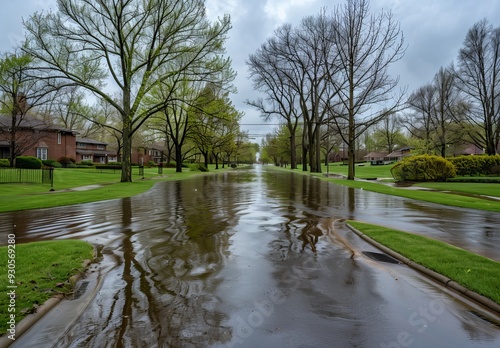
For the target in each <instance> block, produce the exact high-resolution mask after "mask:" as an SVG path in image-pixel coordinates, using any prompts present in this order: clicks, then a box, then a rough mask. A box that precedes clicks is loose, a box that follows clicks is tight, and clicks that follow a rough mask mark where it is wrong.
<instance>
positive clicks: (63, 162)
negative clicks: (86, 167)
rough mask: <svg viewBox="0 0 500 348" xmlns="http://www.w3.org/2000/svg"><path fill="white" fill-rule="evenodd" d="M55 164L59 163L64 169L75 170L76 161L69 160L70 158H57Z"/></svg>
mask: <svg viewBox="0 0 500 348" xmlns="http://www.w3.org/2000/svg"><path fill="white" fill-rule="evenodd" d="M57 162H59V163H61V165H62V166H63V167H64V168H75V167H76V165H75V163H76V161H75V159H74V158H71V157H59V158H58V159H57Z"/></svg>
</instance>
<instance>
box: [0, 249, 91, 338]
mask: <svg viewBox="0 0 500 348" xmlns="http://www.w3.org/2000/svg"><path fill="white" fill-rule="evenodd" d="M94 254H95V252H94ZM91 263H92V260H85V261H83V268H84V270H83V271H79V272H78V273H77V274H75V275H73V276H71V277H70V278H69V279H68V281H69V282H70V284H71V285H72V286H73V287H74V286H75V285H76V283H77V282H78V281H79V280H80V279H82V278H83V275H84V274H85V270H87V268H88V266H89V265H90V264H91ZM64 298H65V296H64V295H55V296H53V297H51V298H49V299H48V300H47V301H45V302H44V303H42V305H40V306H39V307H38V308H37V309H36V312H35V313H32V314H29V315H27V316H26V317H24V318H23V319H21V321H19V322H18V323H17V324H16V334H15V339H18V338H19V337H21V336H22V335H23V334H24V333H25V332H26V331H28V330H29V329H30V328H31V327H32V326H33V325H34V324H35V323H36V322H37V321H39V320H40V319H42V317H43V316H44V315H45V314H47V313H48V312H50V310H51V309H52V308H54V307H55V306H56V305H58V304H59V303H60V302H61V301H62V300H63V299H64ZM14 343H15V340H11V339H9V337H8V333H5V334H4V335H3V336H1V337H0V347H8V346H10V345H11V344H14Z"/></svg>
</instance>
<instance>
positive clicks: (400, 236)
mask: <svg viewBox="0 0 500 348" xmlns="http://www.w3.org/2000/svg"><path fill="white" fill-rule="evenodd" d="M349 224H350V225H351V226H353V227H354V228H356V229H357V230H359V231H361V232H362V233H364V234H365V235H367V236H368V237H370V238H372V239H373V240H375V241H377V242H379V243H381V244H383V245H385V246H387V247H388V248H390V249H392V250H394V251H396V252H397V253H399V254H401V255H403V256H405V257H407V258H408V259H410V260H412V261H414V262H416V263H418V264H420V265H422V266H424V267H426V268H428V269H431V270H433V271H435V272H437V273H439V274H442V275H444V276H445V277H448V278H449V279H452V280H454V281H455V282H457V283H458V284H460V285H462V286H464V287H466V288H467V289H470V290H472V291H475V292H477V293H478V294H481V295H483V296H485V297H488V298H490V299H492V300H493V301H495V302H496V303H498V304H500V277H499V274H500V263H499V262H496V261H493V260H490V259H488V258H485V257H482V256H479V255H477V254H474V253H471V252H469V251H466V250H463V249H460V248H457V247H454V246H452V245H449V244H447V243H443V242H441V241H437V240H434V239H430V238H427V237H423V236H418V235H415V234H411V233H406V232H402V231H398V230H393V229H389V228H385V227H382V226H377V225H372V224H366V223H361V222H356V221H349Z"/></svg>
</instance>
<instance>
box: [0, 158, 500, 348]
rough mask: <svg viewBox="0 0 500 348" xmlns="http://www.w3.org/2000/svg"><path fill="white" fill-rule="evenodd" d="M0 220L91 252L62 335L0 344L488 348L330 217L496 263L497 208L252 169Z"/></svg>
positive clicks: (484, 336) (473, 308) (467, 323)
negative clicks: (95, 255) (79, 242)
mask: <svg viewBox="0 0 500 348" xmlns="http://www.w3.org/2000/svg"><path fill="white" fill-rule="evenodd" d="M0 219H1V220H0V221H2V224H1V226H0V234H1V235H7V234H9V233H16V236H17V238H16V239H17V241H18V242H19V243H23V242H30V241H35V240H52V239H67V238H78V239H83V240H86V241H88V242H90V243H92V244H95V245H99V251H100V255H99V258H100V263H99V264H98V265H95V266H94V268H93V270H94V272H93V273H92V276H91V277H90V278H92V277H93V279H95V298H94V300H93V301H91V302H90V303H89V304H88V305H85V306H84V307H82V308H81V310H80V309H79V310H78V311H77V310H76V309H75V311H74V312H71V311H68V313H64V315H65V316H66V319H67V320H66V326H65V327H64V328H63V329H61V328H60V327H58V328H50V327H47V326H45V327H39V328H37V327H36V326H35V327H34V328H33V330H32V331H28V332H27V333H26V334H25V336H26V337H24V338H23V337H20V338H19V339H18V340H17V341H16V344H14V345H13V347H28V346H30V344H32V345H33V346H36V347H273V348H278V347H499V346H500V321H499V320H498V317H495V316H494V315H492V314H491V313H488V312H486V311H483V309H482V308H481V307H479V306H477V305H475V304H473V303H471V302H469V301H467V300H464V299H461V298H459V297H458V296H456V295H454V294H452V293H451V292H450V291H449V290H447V289H444V288H443V287H442V286H441V285H439V284H437V283H435V282H434V281H433V280H430V279H428V278H426V277H424V276H422V275H420V274H418V273H417V272H415V271H413V270H411V269H409V268H408V267H406V266H403V265H400V264H393V263H386V262H380V261H375V260H372V259H370V258H368V257H366V256H365V255H364V254H362V252H363V251H371V252H379V251H378V250H376V249H375V248H373V247H372V246H370V245H368V244H367V243H366V242H364V241H362V240H361V239H360V238H359V237H357V236H356V235H355V234H354V233H353V232H351V231H350V230H349V229H348V228H347V227H345V226H344V224H343V223H342V222H341V221H335V220H337V219H353V220H359V221H365V222H369V223H375V224H380V225H385V226H388V227H393V228H397V229H401V230H406V231H409V232H414V233H418V234H422V235H427V236H430V237H433V238H436V239H440V240H443V241H445V242H448V243H450V244H453V245H456V246H459V247H462V248H464V249H467V250H470V251H473V252H476V253H479V254H481V255H484V256H486V257H489V258H492V259H494V260H496V261H500V249H499V246H500V232H499V230H498V226H499V225H500V214H498V213H491V212H481V211H475V210H467V209H456V208H449V207H443V206H437V205H433V204H430V203H425V202H417V201H410V200H407V199H402V198H398V197H391V196H386V195H381V194H376V193H372V192H366V191H363V190H353V189H349V188H346V187H341V186H337V185H333V184H328V183H326V182H323V181H321V180H319V179H317V178H314V177H311V176H307V175H304V176H302V175H294V174H291V173H280V172H273V171H266V170H264V169H263V168H262V167H260V166H257V167H256V168H254V169H252V170H249V171H235V172H231V173H221V174H217V175H210V176H200V177H196V178H193V179H189V180H185V181H179V182H162V183H158V184H157V185H156V186H155V188H154V189H152V190H151V191H149V192H147V193H144V194H141V195H139V196H136V197H132V198H127V199H120V200H112V201H105V202H98V203H92V204H83V205H78V206H71V207H62V208H53V209H44V210H37V211H28V212H15V213H4V214H0ZM3 240H5V238H4V239H3ZM84 280H85V279H84ZM93 284H94V283H91V285H93ZM89 288H90V286H89ZM88 291H91V290H90V289H89V290H88ZM64 302H66V303H71V301H69V300H68V301H63V304H64ZM56 308H57V307H56ZM50 315H51V313H49V314H48V316H47V318H45V319H44V320H46V321H50ZM42 321H43V320H42ZM30 337H31V338H34V339H32V340H31V341H30ZM23 339H24V341H23Z"/></svg>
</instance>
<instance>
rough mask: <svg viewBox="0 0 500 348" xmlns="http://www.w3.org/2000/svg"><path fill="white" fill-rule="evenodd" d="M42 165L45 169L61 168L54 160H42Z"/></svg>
mask: <svg viewBox="0 0 500 348" xmlns="http://www.w3.org/2000/svg"><path fill="white" fill-rule="evenodd" d="M42 163H43V165H44V166H46V167H52V168H61V167H62V165H61V163H59V162H57V161H54V160H43V161H42Z"/></svg>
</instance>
